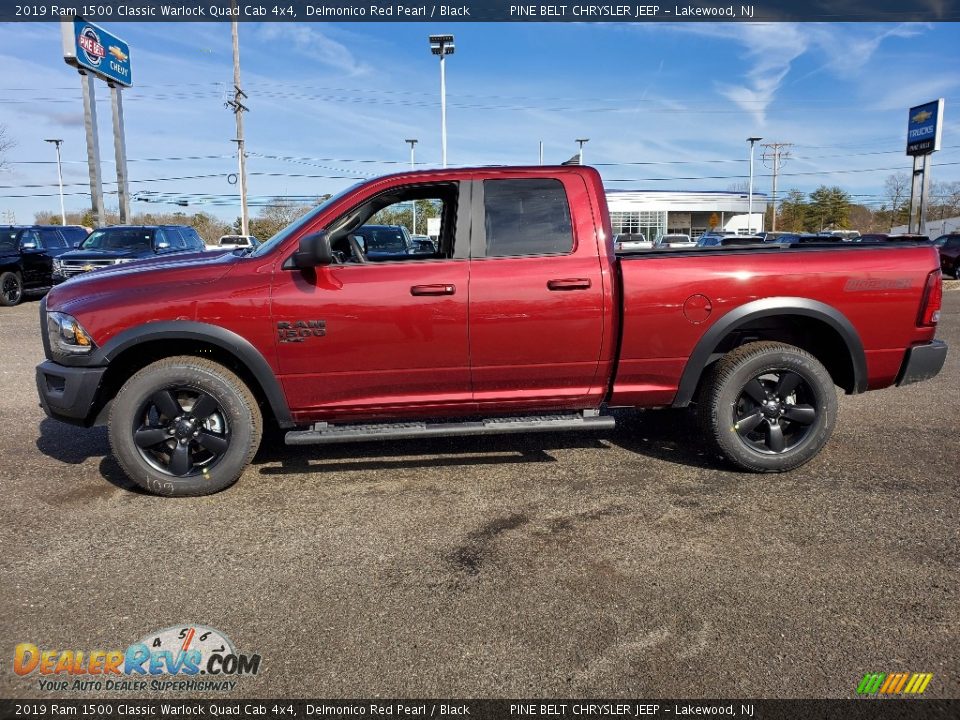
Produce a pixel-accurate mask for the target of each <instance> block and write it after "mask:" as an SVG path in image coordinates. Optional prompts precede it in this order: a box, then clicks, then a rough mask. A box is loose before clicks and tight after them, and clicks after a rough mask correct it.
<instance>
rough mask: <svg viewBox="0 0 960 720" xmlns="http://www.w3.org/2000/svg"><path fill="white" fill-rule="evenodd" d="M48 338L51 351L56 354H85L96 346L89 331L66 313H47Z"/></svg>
mask: <svg viewBox="0 0 960 720" xmlns="http://www.w3.org/2000/svg"><path fill="white" fill-rule="evenodd" d="M47 338H48V339H49V340H50V350H51V352H53V353H54V354H56V355H84V354H86V353H88V352H90V351H91V350H93V348H94V343H93V339H92V338H91V337H90V336H89V335H88V334H87V331H86V330H84V329H83V328H82V327H81V326H80V323H78V322H77V320H76V318H73V317H71V316H70V315H67V314H66V313H58V312H51V313H47Z"/></svg>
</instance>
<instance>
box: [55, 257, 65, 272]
mask: <svg viewBox="0 0 960 720" xmlns="http://www.w3.org/2000/svg"><path fill="white" fill-rule="evenodd" d="M61 270H63V263H62V262H60V258H56V257H55V258H54V259H53V271H54V272H55V273H58V272H60V271H61Z"/></svg>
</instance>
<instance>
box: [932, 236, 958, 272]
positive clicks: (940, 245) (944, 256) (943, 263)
mask: <svg viewBox="0 0 960 720" xmlns="http://www.w3.org/2000/svg"><path fill="white" fill-rule="evenodd" d="M933 244H934V245H935V246H936V247H937V251H938V252H939V253H940V269H941V270H943V274H944V275H953V276H954V277H955V278H956V279H957V280H960V233H948V234H946V235H941V236H940V237H938V238H937V239H936V240H934V241H933Z"/></svg>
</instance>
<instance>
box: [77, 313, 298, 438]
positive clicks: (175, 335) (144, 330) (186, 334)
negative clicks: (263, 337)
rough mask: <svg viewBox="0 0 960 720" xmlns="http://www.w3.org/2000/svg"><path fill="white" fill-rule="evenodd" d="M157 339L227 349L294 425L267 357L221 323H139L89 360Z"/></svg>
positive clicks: (283, 422)
mask: <svg viewBox="0 0 960 720" xmlns="http://www.w3.org/2000/svg"><path fill="white" fill-rule="evenodd" d="M155 340H198V341H202V342H206V343H210V344H211V345H216V346H217V347H219V348H222V349H223V350H226V351H227V352H229V353H230V354H231V355H233V356H234V357H235V358H237V360H239V361H240V362H241V363H243V365H244V366H245V367H246V368H247V370H249V371H250V373H251V374H252V375H253V377H254V378H255V379H256V381H257V382H258V383H260V387H261V388H263V393H264V395H266V398H267V402H269V403H270V409H271V410H272V411H273V414H274V417H275V418H276V419H277V423H278V424H279V425H280V427H281V428H290V427H294V425H295V423H294V422H293V417H292V416H291V414H290V407H289V405H287V398H286V395H284V393H283V388H282V387H281V386H280V381H279V380H277V376H276V373H274V371H273V369H272V368H271V367H270V364H269V363H268V362H267V360H266V358H264V357H263V355H262V354H261V353H260V351H259V350H257V348H255V347H254V346H253V344H252V343H251V342H250V341H249V340H247V339H246V338H244V337H242V336H240V335H238V334H237V333H235V332H233V331H232V330H227V329H226V328H223V327H220V326H219V325H210V324H209V323H201V322H194V321H192V320H165V321H160V322H150V323H146V324H144V325H138V326H136V327H132V328H128V329H127V330H124V331H123V332H121V333H119V334H117V335H116V336H114V337H113V338H111V339H110V340H108V341H107V342H106V343H105V344H104V346H103V347H101V348H97V349H96V350H94V352H93V353H92V354H91V356H90V357H89V359H88V362H87V363H85V364H89V365H108V364H109V363H110V361H111V360H113V359H115V358H116V357H117V356H119V355H120V354H121V353H123V352H124V351H125V350H129V349H131V348H133V347H136V346H137V345H139V344H141V343H144V342H151V341H155Z"/></svg>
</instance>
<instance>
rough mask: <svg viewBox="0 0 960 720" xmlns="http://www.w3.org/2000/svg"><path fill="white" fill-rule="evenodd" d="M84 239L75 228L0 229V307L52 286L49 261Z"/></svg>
mask: <svg viewBox="0 0 960 720" xmlns="http://www.w3.org/2000/svg"><path fill="white" fill-rule="evenodd" d="M86 237H87V231H86V229H85V228H83V227H81V226H79V225H66V226H60V225H7V226H5V227H0V305H6V306H8V307H9V306H11V305H16V304H17V303H19V302H20V301H21V300H22V299H23V293H24V291H26V290H38V289H42V288H48V287H50V286H51V285H53V259H54V258H55V257H59V256H60V255H62V254H63V253H65V252H67V251H69V250H72V249H73V248H75V247H77V246H79V244H80V243H81V242H83V240H84V239H85V238H86Z"/></svg>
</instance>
